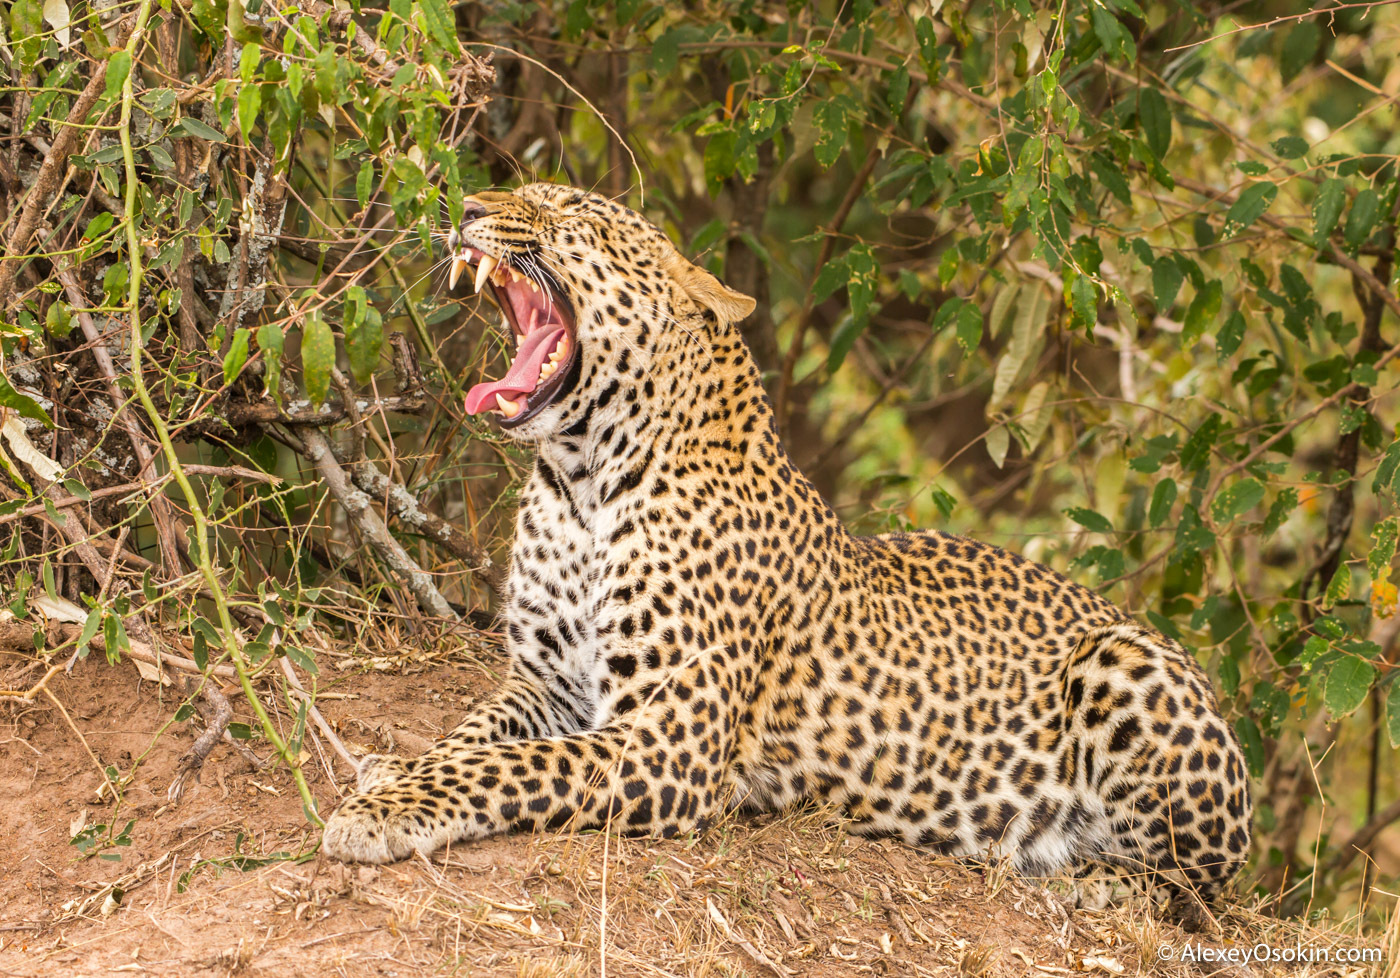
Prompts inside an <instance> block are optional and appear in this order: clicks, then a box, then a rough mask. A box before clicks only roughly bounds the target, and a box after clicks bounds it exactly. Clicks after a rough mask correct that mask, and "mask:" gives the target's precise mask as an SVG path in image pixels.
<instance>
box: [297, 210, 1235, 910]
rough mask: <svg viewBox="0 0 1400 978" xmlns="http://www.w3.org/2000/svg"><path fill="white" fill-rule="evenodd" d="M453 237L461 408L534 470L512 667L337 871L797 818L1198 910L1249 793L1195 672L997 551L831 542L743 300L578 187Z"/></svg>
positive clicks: (368, 814)
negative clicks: (1103, 870) (495, 843)
mask: <svg viewBox="0 0 1400 978" xmlns="http://www.w3.org/2000/svg"><path fill="white" fill-rule="evenodd" d="M449 247H450V249H451V252H452V255H453V262H452V271H451V281H452V283H453V284H454V285H455V284H456V283H457V281H458V278H459V276H461V274H462V273H463V272H466V273H467V276H468V280H469V282H470V283H471V284H472V285H474V286H475V288H476V289H477V290H478V291H480V290H481V289H483V288H487V287H488V286H489V287H490V290H491V293H492V294H493V296H494V298H495V301H496V304H497V305H499V306H500V308H501V310H502V313H503V317H504V321H505V326H504V328H505V329H507V330H509V332H510V334H511V336H512V337H513V339H514V342H515V345H516V347H517V352H516V354H515V357H514V360H513V361H512V363H511V366H510V368H509V370H508V371H507V373H506V374H505V376H504V377H503V378H501V379H500V380H493V381H488V382H486V383H482V384H478V385H476V386H475V387H473V388H472V389H471V391H470V392H469V393H468V394H467V397H466V410H467V411H468V412H469V413H472V414H480V413H488V412H489V413H492V414H493V415H494V416H495V417H496V418H497V419H498V420H499V423H500V426H501V427H502V428H503V429H504V430H505V431H506V432H508V433H509V434H510V435H511V436H512V437H514V438H516V439H519V440H520V441H523V442H528V443H530V444H531V445H533V446H534V447H535V450H536V453H537V454H536V458H535V464H534V471H533V473H532V475H531V476H530V479H529V483H528V485H527V486H526V488H525V490H524V493H523V496H522V498H521V503H520V510H519V513H518V515H517V517H516V529H515V539H514V543H513V546H512V549H511V565H510V573H509V581H508V585H507V600H506V606H505V609H504V612H503V614H504V620H505V622H506V627H507V636H508V639H507V644H508V648H509V652H510V660H511V666H510V672H509V675H508V677H507V678H506V680H505V681H504V683H503V684H502V685H501V687H500V689H499V690H497V691H496V693H495V694H494V695H493V696H492V697H491V698H490V699H489V700H488V701H487V702H485V703H484V704H482V705H481V706H480V708H479V709H477V710H476V711H475V712H473V713H472V714H471V715H470V716H469V717H468V718H467V719H466V720H465V721H464V722H463V723H462V724H461V725H460V726H459V727H457V729H456V730H454V731H453V732H452V733H451V734H450V735H448V736H447V737H445V738H444V739H443V740H442V741H441V742H440V743H439V744H437V745H436V746H434V747H433V748H432V749H431V750H429V751H428V752H427V753H425V754H424V755H422V756H421V757H418V758H416V759H413V760H401V759H398V758H393V757H382V756H372V757H370V758H367V759H366V760H365V762H364V763H363V765H362V767H361V770H360V773H359V785H358V792H357V793H356V794H355V795H353V796H352V797H350V798H349V799H348V800H347V801H346V802H345V803H344V804H342V805H341V806H340V808H339V809H338V810H337V811H336V812H335V813H334V815H332V817H331V818H330V820H329V822H328V823H327V825H326V830H325V835H324V840H323V844H322V845H323V849H324V851H325V852H326V853H328V854H330V855H331V856H333V857H336V858H339V859H344V860H352V861H362V862H387V861H390V860H395V859H402V858H404V857H406V856H408V855H410V854H411V853H413V852H414V851H419V852H424V853H427V852H431V851H433V850H435V849H437V848H439V847H440V846H444V845H446V844H448V843H450V842H454V841H461V840H469V839H478V838H481V837H483V836H487V835H490V834H492V833H497V832H506V831H510V830H513V829H527V830H546V829H558V828H561V827H565V826H570V827H575V828H611V829H614V830H621V831H625V832H629V833H658V834H660V835H674V834H676V833H681V832H689V831H691V830H695V829H699V828H701V827H703V826H704V825H705V824H706V822H707V820H709V819H710V818H712V817H713V816H714V815H715V814H716V813H718V812H721V811H723V810H724V809H725V808H726V807H727V806H734V805H739V806H743V807H746V808H750V809H759V810H764V809H769V810H771V809H775V808H778V807H780V806H784V805H788V804H790V803H793V802H798V801H801V800H803V799H815V800H818V801H822V802H831V803H835V804H837V805H839V806H841V807H842V808H844V810H845V811H846V812H847V813H849V816H850V818H851V819H852V820H853V821H854V825H855V826H856V828H857V830H858V831H861V832H863V833H869V834H885V835H895V836H899V837H902V838H903V839H905V840H907V841H908V842H910V843H913V844H915V845H919V846H926V847H929V848H931V849H934V850H936V851H938V852H941V853H947V854H955V855H994V856H995V855H1000V856H1002V857H1006V858H1010V859H1011V860H1013V862H1014V864H1015V866H1016V867H1017V868H1018V869H1019V870H1021V871H1023V872H1026V873H1030V874H1037V875H1045V874H1053V873H1056V872H1059V871H1061V870H1067V871H1069V872H1077V871H1080V868H1081V867H1086V866H1089V865H1091V864H1097V865H1100V866H1106V867H1110V868H1111V869H1112V870H1113V871H1115V872H1117V873H1119V874H1126V875H1137V876H1139V877H1141V878H1144V879H1148V880H1154V881H1162V882H1165V883H1167V884H1169V886H1171V887H1173V888H1174V892H1176V894H1177V897H1178V899H1185V894H1187V893H1191V894H1195V895H1196V896H1199V897H1200V898H1203V899H1206V900H1208V899H1210V898H1212V897H1213V896H1215V895H1216V894H1217V893H1218V891H1219V890H1220V889H1221V887H1222V886H1223V885H1224V884H1225V883H1226V882H1228V881H1229V880H1230V878H1231V877H1232V876H1234V874H1235V873H1236V871H1237V870H1238V869H1239V867H1240V866H1241V864H1242V862H1243V861H1244V859H1245V858H1246V855H1247V852H1248V848H1249V825H1250V812H1251V805H1250V797H1249V787H1248V782H1247V775H1246V771H1245V766H1244V763H1243V759H1242V755H1241V751H1240V748H1239V745H1238V743H1237V742H1236V740H1235V737H1234V734H1233V732H1232V731H1231V730H1230V728H1229V727H1228V726H1227V724H1226V723H1225V721H1224V720H1222V718H1221V716H1220V712H1219V708H1218V706H1217V704H1216V699H1215V696H1214V694H1213V692H1212V690H1211V688H1210V686H1209V684H1208V682H1207V681H1206V679H1205V677H1204V675H1203V674H1202V672H1201V670H1200V668H1199V667H1198V665H1197V663H1196V661H1195V659H1194V657H1193V656H1192V655H1191V654H1190V653H1188V652H1187V651H1186V650H1185V649H1183V648H1182V647H1181V646H1180V645H1178V644H1177V643H1175V642H1173V641H1172V640H1170V639H1168V638H1166V637H1165V636H1163V635H1161V634H1159V633H1158V632H1156V631H1154V630H1153V629H1151V628H1148V627H1146V626H1144V625H1141V624H1138V623H1137V622H1134V621H1132V620H1130V619H1129V618H1127V617H1126V616H1125V615H1124V613H1123V612H1121V611H1120V610H1118V609H1117V608H1115V607H1114V606H1113V605H1111V604H1109V603H1108V602H1107V601H1105V600H1104V599H1103V598H1101V597H1099V596H1098V595H1097V594H1095V593H1094V592H1093V591H1090V590H1088V589H1086V588H1084V587H1081V586H1079V585H1078V584H1075V583H1073V582H1071V581H1069V580H1067V579H1066V578H1064V577H1062V576H1060V575H1059V574H1057V573H1056V572H1055V571H1053V570H1050V569H1049V568H1046V567H1043V566H1041V565H1039V564H1035V563H1032V562H1031V561H1029V560H1026V559H1024V558H1022V557H1019V556H1016V555H1015V554H1011V553H1007V552H1005V551H1003V550H1000V549H998V548H996V547H993V546H989V545H986V544H982V543H977V542H975V541H973V540H968V539H964V538H961V537H957V536H951V535H949V534H946V533H941V532H938V531H927V532H923V533H908V534H905V533H898V534H889V535H885V536H879V537H858V536H854V535H852V534H851V533H850V532H848V531H847V530H846V529H845V528H844V527H843V526H842V525H841V523H840V522H839V520H838V519H837V517H836V515H835V514H834V513H833V512H832V510H831V508H830V507H829V506H828V505H827V504H826V503H825V502H824V501H823V500H822V498H821V496H820V495H819V494H818V493H817V491H816V490H815V489H814V488H813V486H812V484H811V483H810V482H808V481H807V480H806V479H805V478H804V477H803V475H802V473H800V472H798V471H797V470H796V468H794V467H793V464H792V462H791V461H790V460H789V458H788V456H787V453H786V452H785V451H784V449H783V446H782V444H781V443H780V442H779V440H778V436H777V432H776V428H775V424H774V418H773V413H772V410H771V408H770V406H769V402H768V399H767V397H766V396H765V394H764V390H763V387H762V385H761V384H760V380H759V371H758V368H757V366H756V365H755V363H754V360H753V359H752V357H751V356H750V355H749V351H748V349H747V348H746V347H745V345H744V342H743V340H742V338H741V337H740V332H739V329H738V327H737V325H736V324H737V323H738V322H739V321H740V320H742V319H743V318H744V317H745V316H747V315H748V314H749V313H750V312H751V311H752V310H753V307H754V302H753V300H752V299H749V298H747V297H746V296H743V295H740V294H739V293H737V292H734V291H732V290H730V289H728V288H726V287H725V286H724V285H722V284H721V283H720V282H719V281H718V280H716V279H715V278H714V277H713V276H712V275H710V274H709V273H708V272H707V271H705V270H703V269H701V268H698V267H697V266H695V265H693V264H691V263H690V262H688V261H687V260H686V259H685V258H684V257H682V256H681V254H680V253H679V252H678V251H677V250H676V248H675V247H674V246H673V245H672V244H671V242H670V241H669V240H668V239H667V238H666V236H665V235H664V234H662V233H661V232H660V231H659V230H658V229H657V228H656V227H654V226H653V225H652V224H650V223H648V222H647V221H646V220H645V219H643V218H642V217H640V216H639V215H637V214H635V213H633V212H632V211H630V210H628V209H626V208H624V207H622V206H620V205H618V204H616V203H614V202H612V201H610V200H608V199H606V198H604V197H600V196H598V195H596V194H591V193H586V192H584V191H581V190H577V189H573V188H571V187H565V186H556V185H549V184H533V185H530V186H525V187H522V188H520V189H519V190H516V191H514V192H512V193H503V192H501V193H498V192H492V193H483V194H479V195H477V196H475V197H472V198H470V199H469V200H468V201H467V203H466V209H465V216H464V218H463V220H462V223H461V226H460V227H459V228H457V229H456V230H454V231H453V232H452V234H451V235H450V237H449Z"/></svg>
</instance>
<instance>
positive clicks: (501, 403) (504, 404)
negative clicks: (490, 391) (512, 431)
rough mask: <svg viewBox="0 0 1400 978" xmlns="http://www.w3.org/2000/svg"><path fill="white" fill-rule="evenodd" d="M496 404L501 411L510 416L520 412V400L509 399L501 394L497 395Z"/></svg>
mask: <svg viewBox="0 0 1400 978" xmlns="http://www.w3.org/2000/svg"><path fill="white" fill-rule="evenodd" d="M496 406H497V407H498V408H500V409H501V413H502V414H504V415H505V416H506V417H508V418H513V417H515V416H516V415H517V414H519V413H520V402H519V401H508V400H506V399H505V398H504V397H502V396H501V395H500V394H497V395H496Z"/></svg>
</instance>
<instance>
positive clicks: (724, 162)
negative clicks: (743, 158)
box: [705, 129, 739, 194]
mask: <svg viewBox="0 0 1400 978" xmlns="http://www.w3.org/2000/svg"><path fill="white" fill-rule="evenodd" d="M737 146H738V137H737V136H736V135H735V134H734V131H733V130H731V129H724V130H721V131H720V132H717V133H715V134H714V135H713V136H711V137H710V141H709V142H708V143H706V144H705V185H706V186H707V187H708V188H709V190H710V193H711V194H717V193H719V189H720V187H721V186H723V185H724V181H725V180H728V179H729V178H730V177H731V176H733V174H734V168H735V167H736V166H737V165H738V163H739V153H738V149H737Z"/></svg>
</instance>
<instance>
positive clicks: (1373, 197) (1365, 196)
mask: <svg viewBox="0 0 1400 978" xmlns="http://www.w3.org/2000/svg"><path fill="white" fill-rule="evenodd" d="M1380 208H1381V200H1380V197H1379V196H1378V195H1377V194H1376V192H1375V191H1374V190H1372V189H1371V188H1370V187H1367V188H1366V189H1365V190H1363V191H1361V192H1360V193H1359V194H1357V195H1356V199H1355V200H1353V201H1352V202H1351V213H1350V214H1348V215H1347V226H1346V230H1345V231H1343V232H1342V237H1343V239H1344V240H1345V241H1346V243H1347V247H1349V248H1360V247H1361V246H1362V245H1363V244H1365V243H1366V239H1367V238H1369V237H1370V236H1371V230H1372V229H1373V228H1374V227H1375V226H1376V218H1377V216H1379V214H1380Z"/></svg>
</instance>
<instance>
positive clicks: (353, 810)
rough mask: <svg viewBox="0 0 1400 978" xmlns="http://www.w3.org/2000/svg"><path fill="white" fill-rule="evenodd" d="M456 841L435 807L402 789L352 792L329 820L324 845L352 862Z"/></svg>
mask: <svg viewBox="0 0 1400 978" xmlns="http://www.w3.org/2000/svg"><path fill="white" fill-rule="evenodd" d="M449 841H451V830H450V827H449V826H448V825H446V824H445V823H444V822H443V821H442V819H441V817H440V816H439V815H438V814H437V812H436V811H434V810H433V808H432V807H431V806H430V805H428V804H425V803H423V802H415V801H413V800H411V799H409V798H407V797H405V796H404V794H403V792H400V791H392V790H390V791H383V790H381V791H377V792H370V793H366V794H356V795H351V796H350V797H349V798H347V799H346V800H345V802H344V803H343V804H342V805H341V806H340V807H339V808H337V809H336V810H335V812H334V813H333V814H332V815H331V817H330V818H329V819H328V820H327V821H326V828H325V831H324V832H323V833H322V834H321V851H322V852H324V853H325V854H326V855H328V856H330V857H331V858H332V859H339V860H341V861H343V862H348V863H391V862H395V861H397V860H399V859H407V858H408V857H409V856H411V855H413V853H415V852H421V853H423V854H424V855H426V854H428V853H430V852H432V851H434V850H435V849H440V848H441V847H442V846H444V845H446V844H447V843H448V842H449Z"/></svg>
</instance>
